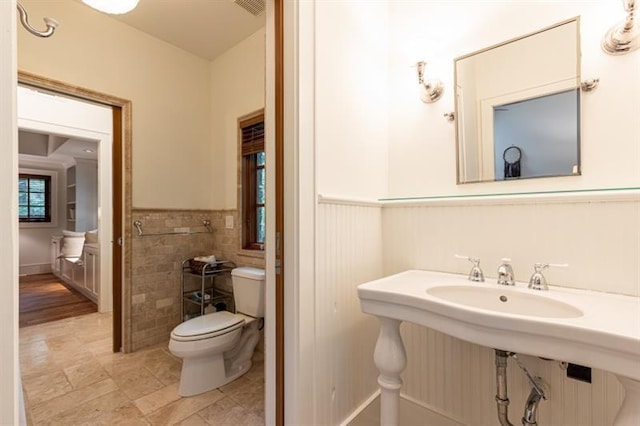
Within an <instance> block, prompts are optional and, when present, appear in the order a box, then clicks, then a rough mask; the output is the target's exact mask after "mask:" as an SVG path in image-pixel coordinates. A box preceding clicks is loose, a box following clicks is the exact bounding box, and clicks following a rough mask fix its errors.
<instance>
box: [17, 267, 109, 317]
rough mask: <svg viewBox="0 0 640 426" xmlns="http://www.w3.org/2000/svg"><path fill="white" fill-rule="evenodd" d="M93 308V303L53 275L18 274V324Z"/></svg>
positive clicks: (94, 309) (78, 312)
mask: <svg viewBox="0 0 640 426" xmlns="http://www.w3.org/2000/svg"><path fill="white" fill-rule="evenodd" d="M97 311H98V307H97V305H96V304H95V303H93V302H92V301H91V300H89V299H87V298H86V297H85V296H83V295H82V294H80V293H79V292H77V291H75V290H72V289H70V288H69V287H67V286H66V285H65V284H64V283H63V282H62V280H60V279H59V278H58V277H56V276H55V275H53V274H40V275H27V276H24V277H20V327H26V326H29V325H35V324H42V323H45V322H50V321H57V320H60V319H64V318H70V317H75V316H79V315H86V314H90V313H93V312H97Z"/></svg>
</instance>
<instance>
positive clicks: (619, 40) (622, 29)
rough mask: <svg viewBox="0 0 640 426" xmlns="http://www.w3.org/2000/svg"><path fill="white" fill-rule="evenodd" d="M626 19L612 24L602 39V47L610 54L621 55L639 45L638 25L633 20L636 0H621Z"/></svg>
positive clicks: (639, 29) (639, 30)
mask: <svg viewBox="0 0 640 426" xmlns="http://www.w3.org/2000/svg"><path fill="white" fill-rule="evenodd" d="M622 4H623V6H624V10H626V11H627V13H628V15H627V19H626V20H625V21H624V22H623V23H621V24H618V25H614V26H613V27H611V29H610V30H609V31H608V32H607V34H606V35H605V36H604V39H602V49H603V50H604V51H605V52H607V53H609V54H611V55H622V54H624V53H628V52H631V51H632V50H636V49H637V48H638V47H640V25H638V23H637V22H636V20H635V14H636V7H637V5H638V2H637V1H636V0H622Z"/></svg>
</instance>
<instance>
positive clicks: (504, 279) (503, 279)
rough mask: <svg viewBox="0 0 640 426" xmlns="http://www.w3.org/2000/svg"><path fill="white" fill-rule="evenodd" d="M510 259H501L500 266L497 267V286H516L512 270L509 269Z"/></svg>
mask: <svg viewBox="0 0 640 426" xmlns="http://www.w3.org/2000/svg"><path fill="white" fill-rule="evenodd" d="M509 262H511V259H509V258H506V257H503V258H502V265H500V266H499V267H498V284H501V285H516V279H515V276H514V274H513V268H512V267H511V263H509Z"/></svg>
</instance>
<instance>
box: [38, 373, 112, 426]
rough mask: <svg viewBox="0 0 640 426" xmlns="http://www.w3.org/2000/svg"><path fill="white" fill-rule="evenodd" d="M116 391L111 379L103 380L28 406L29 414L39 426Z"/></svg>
mask: <svg viewBox="0 0 640 426" xmlns="http://www.w3.org/2000/svg"><path fill="white" fill-rule="evenodd" d="M116 390H118V386H117V385H116V384H115V382H114V381H113V380H112V379H107V380H103V381H102V382H98V383H94V384H93V385H91V386H87V387H84V388H82V389H78V390H75V391H72V392H69V393H66V394H64V395H61V396H58V397H56V398H53V399H50V400H48V401H46V402H44V403H41V404H38V405H35V406H34V405H29V414H30V416H31V420H32V421H33V423H34V424H41V423H44V422H45V421H47V420H50V419H52V418H55V417H56V416H58V415H60V414H63V413H65V412H66V411H69V410H75V409H77V408H78V407H79V406H80V405H82V404H84V403H86V402H88V401H91V400H93V399H96V398H99V397H101V396H103V395H106V394H109V393H111V392H114V391H116Z"/></svg>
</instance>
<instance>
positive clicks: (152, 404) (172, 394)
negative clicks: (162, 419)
mask: <svg viewBox="0 0 640 426" xmlns="http://www.w3.org/2000/svg"><path fill="white" fill-rule="evenodd" d="M179 399H180V395H178V383H173V384H171V385H169V386H165V387H163V388H162V389H158V390H157V391H155V392H153V393H150V394H148V395H145V396H143V397H141V398H138V399H136V400H135V401H134V403H135V404H136V406H137V407H138V409H139V410H140V411H141V412H142V414H144V415H147V414H149V413H151V412H153V411H156V410H159V409H160V408H162V407H164V406H165V405H168V404H170V403H172V402H173V401H177V400H179Z"/></svg>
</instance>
